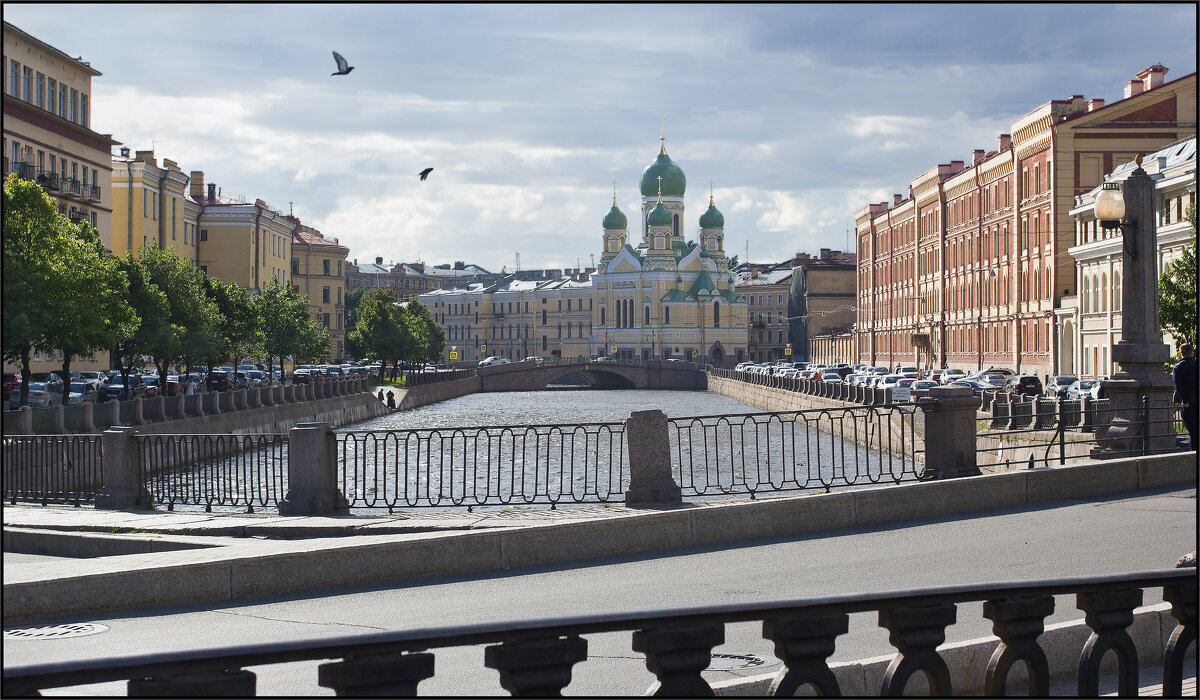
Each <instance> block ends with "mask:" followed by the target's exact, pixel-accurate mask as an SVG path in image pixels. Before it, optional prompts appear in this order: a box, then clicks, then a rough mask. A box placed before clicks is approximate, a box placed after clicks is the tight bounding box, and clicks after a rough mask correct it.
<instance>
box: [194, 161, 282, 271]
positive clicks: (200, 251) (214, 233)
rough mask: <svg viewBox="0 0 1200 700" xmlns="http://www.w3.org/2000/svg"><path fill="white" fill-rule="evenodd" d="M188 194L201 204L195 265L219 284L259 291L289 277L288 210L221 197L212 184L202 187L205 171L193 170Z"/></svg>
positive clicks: (257, 201) (260, 201)
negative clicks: (280, 210) (273, 282)
mask: <svg viewBox="0 0 1200 700" xmlns="http://www.w3.org/2000/svg"><path fill="white" fill-rule="evenodd" d="M190 194H191V198H192V200H194V201H195V202H196V203H197V204H200V205H201V207H202V209H201V210H200V213H199V217H198V220H197V223H196V227H197V231H198V233H199V239H198V242H197V246H198V248H197V252H196V264H197V265H198V266H199V267H200V269H201V270H204V271H205V272H207V273H208V274H210V275H212V276H213V277H216V278H217V279H219V280H222V281H223V282H227V283H229V282H232V283H234V284H237V285H238V286H240V287H245V288H246V289H248V290H250V291H251V292H253V293H257V292H258V291H259V290H260V289H262V288H263V286H265V285H266V284H267V283H268V282H270V281H271V280H272V279H277V280H279V281H280V282H287V281H288V279H289V278H288V269H289V268H290V267H291V260H292V250H291V249H292V232H293V231H294V230H295V228H296V224H295V223H294V221H293V220H291V219H290V218H289V217H288V215H287V214H284V213H282V212H278V211H275V210H273V209H271V208H270V207H269V206H268V205H267V203H266V202H264V201H263V200H261V199H257V200H255V201H254V203H253V204H247V203H245V202H241V201H236V200H231V199H229V198H223V197H220V196H219V195H218V192H217V187H216V185H215V184H212V183H209V184H208V188H207V190H205V183H204V172H203V171H200V170H193V171H192V172H191V187H190Z"/></svg>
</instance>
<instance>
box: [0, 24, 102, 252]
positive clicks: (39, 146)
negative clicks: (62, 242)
mask: <svg viewBox="0 0 1200 700" xmlns="http://www.w3.org/2000/svg"><path fill="white" fill-rule="evenodd" d="M3 60H4V66H5V71H4V76H5V78H4V81H5V82H4V98H3V100H4V101H3V103H4V128H3V131H4V146H3V147H4V176H5V177H8V174H9V173H16V174H17V176H18V177H21V178H24V179H26V180H36V181H37V182H38V183H39V184H41V185H42V187H43V188H45V190H46V192H47V193H49V194H50V196H51V198H53V199H54V201H55V203H56V204H57V205H58V210H59V212H60V213H61V214H63V215H64V216H67V217H69V218H70V219H71V221H75V222H78V221H82V220H85V219H86V220H87V221H88V222H89V223H91V224H92V226H94V227H95V228H96V230H97V231H99V232H100V239H101V240H102V241H103V242H104V246H105V247H106V248H108V247H110V241H111V232H110V220H111V217H112V198H111V191H112V166H111V164H110V162H109V154H110V153H111V152H112V146H114V145H117V144H118V143H119V142H118V141H115V140H113V138H112V135H111V134H100V133H97V132H95V131H92V114H91V95H92V78H95V77H98V76H100V75H101V73H100V71H98V70H96V69H95V68H92V67H91V66H90V65H89V64H88V63H87V62H86V61H82V60H79V59H77V58H72V57H71V56H69V55H67V54H66V53H64V52H62V51H60V50H59V49H56V48H54V47H53V46H50V45H49V44H47V43H45V42H43V41H41V40H39V39H37V38H35V37H33V36H30V35H29V34H26V33H25V32H23V31H21V30H20V29H18V28H17V27H15V26H13V25H11V24H9V23H8V22H5V23H4V59H3Z"/></svg>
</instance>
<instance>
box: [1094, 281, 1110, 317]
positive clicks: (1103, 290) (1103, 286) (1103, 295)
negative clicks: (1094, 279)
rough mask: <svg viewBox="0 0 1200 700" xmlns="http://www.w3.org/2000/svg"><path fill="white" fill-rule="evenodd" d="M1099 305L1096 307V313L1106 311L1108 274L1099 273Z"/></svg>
mask: <svg viewBox="0 0 1200 700" xmlns="http://www.w3.org/2000/svg"><path fill="white" fill-rule="evenodd" d="M1099 297H1100V303H1099V304H1098V305H1097V306H1096V310H1097V311H1107V310H1108V274H1106V273H1104V272H1101V273H1100V292H1099Z"/></svg>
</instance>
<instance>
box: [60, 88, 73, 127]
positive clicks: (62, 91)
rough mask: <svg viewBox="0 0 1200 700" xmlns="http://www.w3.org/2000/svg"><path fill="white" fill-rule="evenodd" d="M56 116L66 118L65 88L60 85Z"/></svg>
mask: <svg viewBox="0 0 1200 700" xmlns="http://www.w3.org/2000/svg"><path fill="white" fill-rule="evenodd" d="M72 92H74V91H72ZM58 116H60V117H62V118H63V119H66V118H67V86H66V85H63V84H62V83H59V84H58Z"/></svg>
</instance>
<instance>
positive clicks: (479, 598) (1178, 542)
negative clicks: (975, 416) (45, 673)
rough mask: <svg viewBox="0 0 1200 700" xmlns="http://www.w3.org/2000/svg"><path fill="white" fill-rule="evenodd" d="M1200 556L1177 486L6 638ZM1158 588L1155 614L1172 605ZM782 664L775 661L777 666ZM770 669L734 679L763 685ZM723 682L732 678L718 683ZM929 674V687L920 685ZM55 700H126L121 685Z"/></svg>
mask: <svg viewBox="0 0 1200 700" xmlns="http://www.w3.org/2000/svg"><path fill="white" fill-rule="evenodd" d="M1195 549H1196V490H1195V489H1194V488H1185V489H1180V488H1166V489H1159V490H1149V491H1146V490H1144V491H1139V492H1137V493H1136V495H1135V494H1123V495H1118V496H1115V497H1106V498H1096V499H1086V500H1078V501H1072V500H1065V501H1052V502H1045V503H1042V504H1039V506H1038V507H1035V508H1027V509H1022V510H1017V509H1005V510H993V511H987V512H983V513H981V514H980V515H978V516H977V517H964V518H958V519H955V518H925V519H920V520H912V521H906V522H903V523H895V524H891V525H888V526H887V527H884V528H874V529H857V530H854V531H848V530H841V531H831V532H828V533H821V534H815V535H810V536H803V537H792V538H786V539H784V538H780V539H771V540H753V541H745V542H739V543H736V544H731V545H724V546H719V547H706V548H692V549H687V550H674V551H668V552H660V553H658V554H657V555H653V556H626V557H620V558H612V559H606V560H594V561H591V562H587V563H584V564H579V563H576V564H568V565H557V566H549V567H536V568H526V569H514V570H511V571H508V572H506V573H505V574H503V575H499V574H497V575H486V576H474V577H466V578H461V577H460V578H453V579H449V578H446V579H437V580H425V581H421V582H417V583H413V584H409V585H399V586H389V587H380V588H371V589H367V588H356V589H343V590H338V591H335V592H332V593H328V594H324V595H319V596H307V597H300V596H294V597H288V598H277V599H271V600H263V601H256V602H254V603H251V604H242V605H228V604H222V605H211V606H202V607H201V606H194V607H186V608H184V607H180V608H170V609H156V610H145V611H138V612H135V613H129V614H125V615H120V616H114V617H104V618H87V619H70V620H68V619H63V620H56V621H53V622H57V623H62V622H98V623H101V624H104V625H107V626H109V627H110V629H109V630H108V631H106V632H103V633H101V634H96V635H92V636H87V637H77V638H68V639H57V640H7V639H6V640H5V644H4V647H3V658H4V664H5V665H6V666H8V665H10V664H14V663H32V662H41V661H50V660H59V659H71V658H80V657H95V656H109V655H117V654H126V653H143V652H151V651H169V650H183V649H188V648H197V647H207V646H210V645H212V646H219V645H223V644H227V643H229V642H231V641H233V642H242V641H247V642H249V641H279V640H287V639H298V638H309V637H315V636H322V635H330V634H347V633H353V632H356V631H377V630H393V629H406V628H421V627H427V626H438V625H452V624H462V623H470V622H484V621H498V620H506V619H522V618H528V617H542V616H557V615H571V614H582V613H589V612H603V611H615V610H632V609H642V608H657V607H670V606H683V605H706V604H718V603H730V602H745V601H753V600H760V599H780V598H787V597H801V596H809V595H822V594H832V593H849V592H867V591H887V590H899V589H908V588H917V587H921V586H933V585H946V584H958V583H983V582H993V581H1002V580H1022V579H1035V578H1049V577H1057V576H1081V575H1091V574H1108V573H1119V572H1127V571H1142V570H1150V569H1160V568H1170V567H1171V566H1173V565H1174V563H1175V561H1176V559H1178V558H1179V556H1180V555H1182V554H1184V553H1185V552H1189V551H1193V550H1195ZM1160 600H1161V598H1160V597H1159V595H1158V592H1157V591H1147V594H1146V598H1145V601H1144V604H1146V605H1150V604H1154V603H1157V602H1160ZM1082 617H1083V615H1082V613H1081V612H1079V611H1078V610H1076V609H1075V601H1074V599H1073V596H1063V597H1060V598H1059V599H1058V600H1057V601H1056V609H1055V612H1054V614H1053V615H1052V616H1051V617H1050V618H1049V619H1048V620H1047V622H1048V623H1052V622H1060V621H1066V620H1072V619H1080V618H1082ZM958 619H959V622H958V623H957V624H955V625H953V626H952V627H950V628H949V629H948V630H947V638H948V640H949V641H961V640H965V639H972V638H976V637H984V636H988V635H990V634H991V622H990V621H988V620H986V619H983V618H982V617H981V615H980V607H979V604H965V605H962V606H960V607H959V613H958ZM714 651H716V652H723V653H732V654H745V653H750V654H757V655H760V656H764V657H768V656H770V655H771V653H772V649H771V646H770V644H769V643H768V642H765V641H764V640H762V639H761V623H746V624H739V625H731V626H729V627H727V628H726V644H725V645H724V646H722V647H718V648H717V649H716V650H714ZM893 652H894V649H893V648H892V647H891V646H890V645H889V644H888V642H887V634H886V631H885V630H883V629H881V628H879V627H878V625H877V620H876V615H875V614H874V613H871V614H860V615H854V616H852V617H851V623H850V632H849V633H848V634H847V635H844V636H842V637H840V638H839V639H838V648H837V651H836V652H835V654H834V655H833V657H832V660H833V661H850V660H854V659H860V658H865V657H871V656H878V655H881V654H889V653H893ZM588 653H589V657H590V658H589V660H588V661H587V662H584V663H581V664H578V665H576V666H575V669H574V675H573V679H572V683H571V685H570V686H568V687H567V689H566V693H567V694H572V695H597V694H604V695H640V694H642V693H644V692H645V690H646V688H647V687H648V686H649V685H650V684H651V683H652V682H653V681H654V677H653V675H652V674H651V673H650V672H649V671H647V670H646V668H645V661H644V658H642V657H641V655H639V654H637V653H635V652H633V651H631V649H630V637H629V635H628V634H616V633H614V634H606V635H595V636H591V637H589V648H588ZM436 654H437V669H438V673H437V675H436V676H435V677H434V678H433V679H430V680H428V681H425V682H424V683H422V684H421V686H420V691H421V693H422V694H437V695H494V694H503V691H502V689H501V688H500V686H499V682H498V677H497V674H496V672H495V671H493V670H491V669H487V668H485V667H484V666H483V651H482V648H479V647H476V648H466V649H454V650H447V651H438V652H436ZM770 661H771V659H768V663H769V662H770ZM315 666H316V662H310V663H297V664H284V665H277V666H270V667H260V668H257V669H253V670H256V671H257V672H259V681H258V683H259V685H258V692H259V693H260V694H272V695H330V694H332V693H331V691H329V690H328V689H325V688H321V687H320V686H318V685H317V684H316V675H317V674H316V669H315ZM777 668H778V666H777V665H774V666H760V667H758V668H755V669H750V670H746V671H740V672H737V673H739V675H755V674H759V673H764V672H768V671H772V670H775V669H777ZM707 675H708V677H709V680H710V681H718V680H724V679H727V678H729V677H731V674H730V673H729V672H723V671H712V672H709V673H708V674H707ZM919 675H920V674H918V676H919ZM44 692H45V694H61V695H75V694H117V693H122V694H123V687H122V685H121V684H115V683H109V684H101V685H95V686H87V687H75V688H66V689H58V690H50V691H44Z"/></svg>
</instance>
